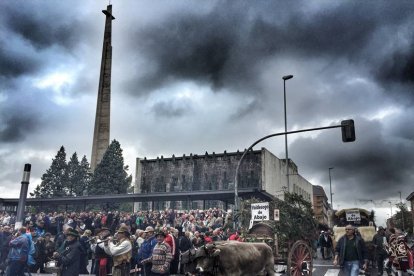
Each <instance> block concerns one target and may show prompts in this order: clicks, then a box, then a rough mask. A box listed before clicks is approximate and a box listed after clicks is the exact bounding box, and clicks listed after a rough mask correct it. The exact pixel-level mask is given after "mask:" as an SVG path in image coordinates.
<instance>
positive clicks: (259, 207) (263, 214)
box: [252, 202, 269, 221]
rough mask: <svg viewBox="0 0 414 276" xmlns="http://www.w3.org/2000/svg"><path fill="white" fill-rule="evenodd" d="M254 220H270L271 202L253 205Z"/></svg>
mask: <svg viewBox="0 0 414 276" xmlns="http://www.w3.org/2000/svg"><path fill="white" fill-rule="evenodd" d="M252 220H253V221H262V220H269V202H261V203H252Z"/></svg>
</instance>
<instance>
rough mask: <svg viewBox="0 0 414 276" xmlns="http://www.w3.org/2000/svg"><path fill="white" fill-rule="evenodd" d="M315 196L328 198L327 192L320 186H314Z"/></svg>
mask: <svg viewBox="0 0 414 276" xmlns="http://www.w3.org/2000/svg"><path fill="white" fill-rule="evenodd" d="M313 195H314V196H323V197H326V198H327V196H326V193H325V190H324V189H323V187H322V186H320V185H313Z"/></svg>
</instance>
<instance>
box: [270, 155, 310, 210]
mask: <svg viewBox="0 0 414 276" xmlns="http://www.w3.org/2000/svg"><path fill="white" fill-rule="evenodd" d="M290 162H292V161H290ZM289 174H290V175H289V192H291V193H296V194H299V195H302V196H303V197H304V198H305V199H306V200H307V201H309V202H312V200H313V187H312V184H311V183H310V182H309V181H307V180H306V179H305V178H303V177H302V176H301V175H299V174H298V171H297V168H296V165H294V164H292V163H291V164H290V166H289ZM262 189H264V190H266V191H267V192H268V193H270V194H272V195H274V196H276V197H278V198H279V199H282V200H283V191H284V189H287V180H286V165H285V162H284V159H279V158H277V157H276V156H275V155H274V154H273V153H271V152H270V151H268V150H267V149H265V148H262Z"/></svg>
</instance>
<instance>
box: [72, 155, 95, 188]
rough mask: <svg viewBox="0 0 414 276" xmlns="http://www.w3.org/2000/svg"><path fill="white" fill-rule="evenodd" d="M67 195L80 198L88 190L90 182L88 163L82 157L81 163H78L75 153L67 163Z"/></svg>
mask: <svg viewBox="0 0 414 276" xmlns="http://www.w3.org/2000/svg"><path fill="white" fill-rule="evenodd" d="M68 177H69V183H68V185H69V186H68V191H67V192H68V195H71V196H82V195H84V193H85V192H87V190H88V186H89V182H90V180H91V173H90V172H89V163H88V160H87V159H86V156H85V155H84V156H83V158H82V161H81V163H79V160H78V155H77V153H76V152H75V153H74V154H73V155H72V157H71V158H70V160H69V162H68Z"/></svg>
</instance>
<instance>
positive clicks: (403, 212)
mask: <svg viewBox="0 0 414 276" xmlns="http://www.w3.org/2000/svg"><path fill="white" fill-rule="evenodd" d="M396 205H397V207H398V208H399V209H400V210H399V211H398V212H397V213H396V214H395V215H394V216H393V219H394V223H395V227H397V228H399V229H402V230H404V231H407V232H408V233H409V234H410V235H411V234H412V232H413V219H412V216H411V212H410V211H408V210H407V206H406V205H405V204H404V203H402V202H401V203H398V204H396Z"/></svg>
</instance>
